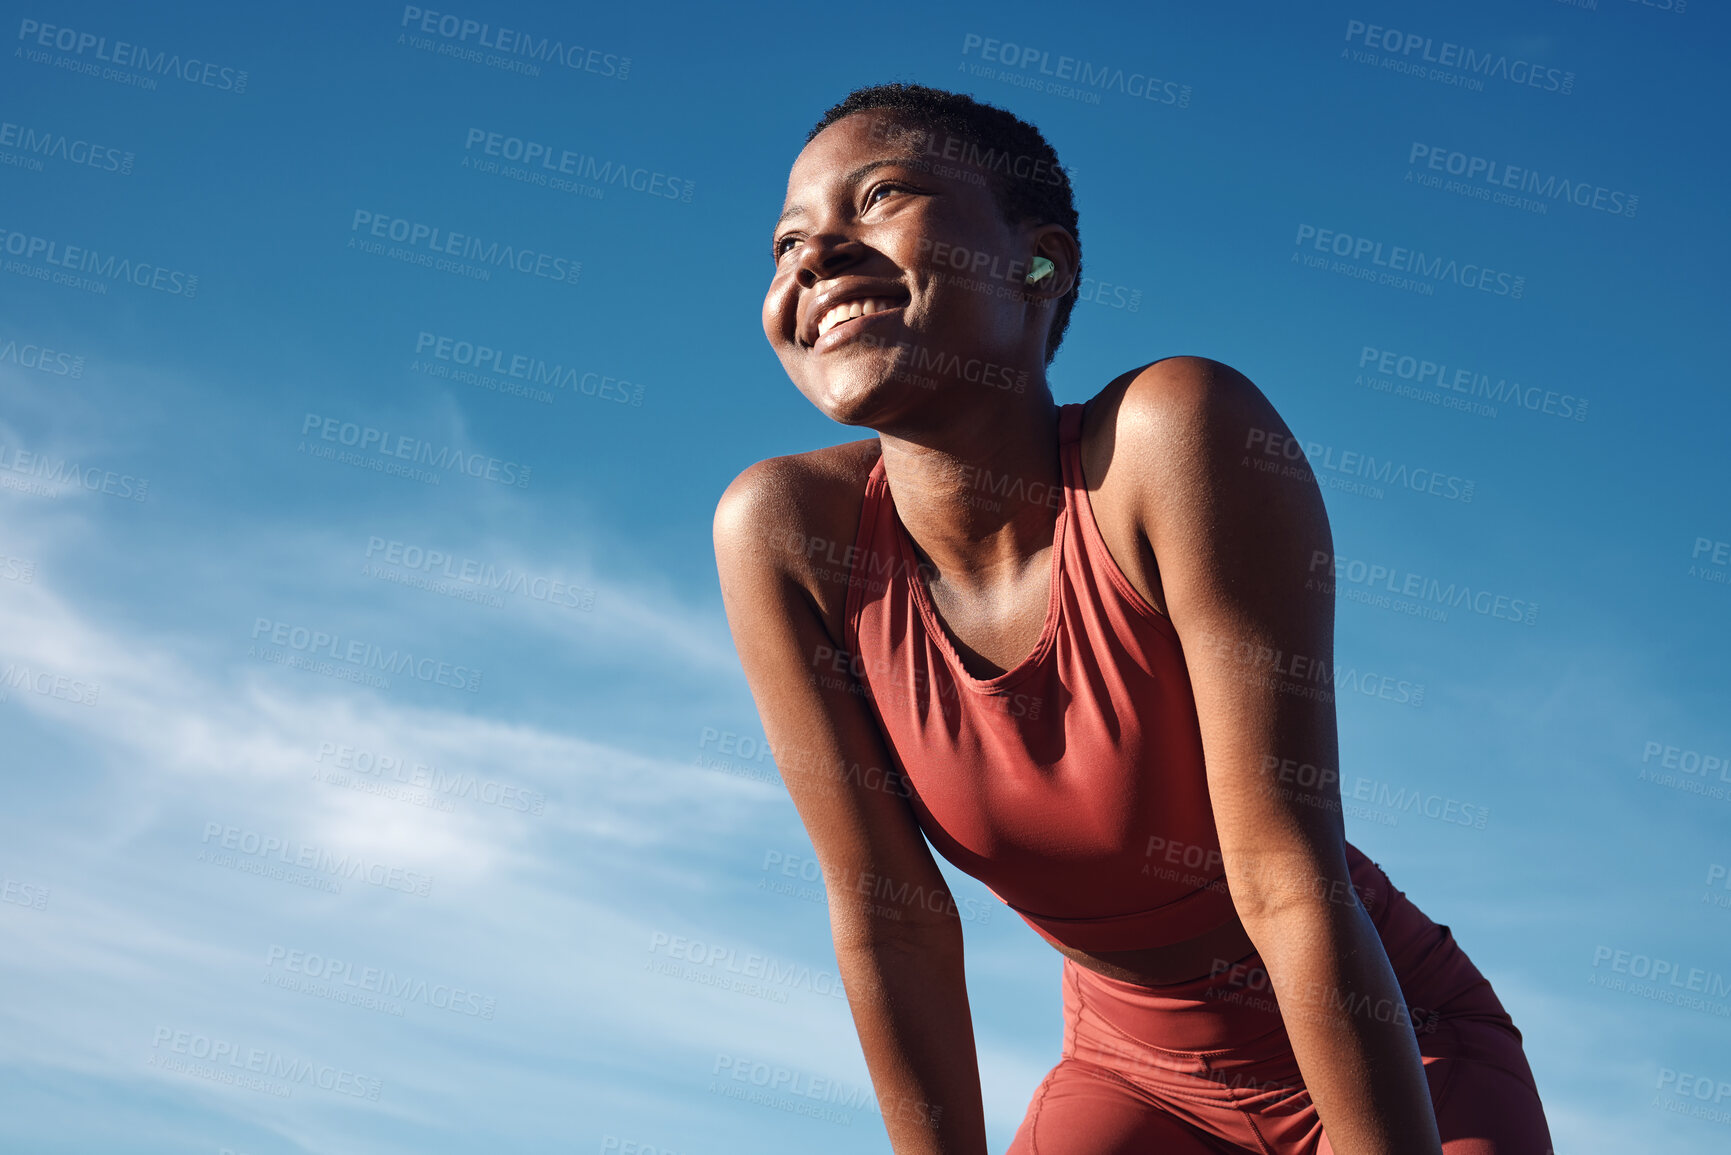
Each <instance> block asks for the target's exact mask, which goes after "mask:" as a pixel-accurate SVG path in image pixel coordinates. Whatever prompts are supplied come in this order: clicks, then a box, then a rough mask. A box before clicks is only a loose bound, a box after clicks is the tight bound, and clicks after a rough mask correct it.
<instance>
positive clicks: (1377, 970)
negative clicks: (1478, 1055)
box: [1115, 357, 1442, 1155]
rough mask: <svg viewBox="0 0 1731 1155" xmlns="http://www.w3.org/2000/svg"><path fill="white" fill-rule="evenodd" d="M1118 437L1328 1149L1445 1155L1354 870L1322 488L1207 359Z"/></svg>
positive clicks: (1154, 396) (1140, 384)
mask: <svg viewBox="0 0 1731 1155" xmlns="http://www.w3.org/2000/svg"><path fill="white" fill-rule="evenodd" d="M1116 433H1117V437H1116V444H1117V448H1118V451H1119V452H1121V453H1123V454H1124V455H1125V462H1124V464H1125V465H1126V466H1127V467H1128V468H1129V469H1130V470H1131V472H1132V475H1133V476H1134V477H1136V478H1137V481H1138V485H1137V492H1138V494H1139V496H1140V497H1141V503H1142V506H1143V508H1142V509H1141V511H1140V512H1139V520H1140V522H1141V524H1142V525H1143V526H1144V530H1145V532H1146V534H1147V536H1148V539H1149V544H1150V546H1151V547H1152V549H1153V552H1154V555H1155V557H1156V559H1157V560H1158V565H1159V572H1160V575H1161V586H1162V589H1163V592H1164V595H1165V599H1166V603H1167V610H1168V612H1169V615H1170V618H1171V621H1172V624H1173V626H1174V627H1176V629H1177V631H1178V635H1179V638H1180V640H1181V641H1182V643H1183V647H1184V658H1185V663H1186V665H1187V666H1188V668H1189V671H1190V680H1191V684H1192V687H1193V689H1194V692H1195V698H1196V707H1197V711H1198V716H1199V718H1200V721H1201V731H1202V744H1203V752H1204V756H1205V759H1206V763H1207V768H1208V769H1207V772H1208V786H1209V795H1210V798H1211V800H1212V803H1213V807H1214V817H1215V823H1216V827H1217V829H1218V832H1219V835H1220V850H1221V855H1222V857H1223V858H1224V860H1225V867H1226V877H1227V885H1228V886H1229V887H1230V888H1231V892H1232V898H1233V902H1234V904H1235V906H1236V907H1237V910H1238V915H1239V918H1240V920H1241V921H1242V922H1243V924H1244V929H1245V930H1246V932H1248V934H1249V936H1250V939H1251V942H1252V943H1254V944H1255V946H1256V948H1257V950H1258V951H1259V952H1260V954H1261V956H1262V960H1263V963H1264V965H1265V966H1266V967H1267V970H1268V979H1269V981H1270V983H1271V984H1272V987H1273V989H1274V992H1275V996H1276V998H1277V1000H1278V1002H1279V1005H1280V1009H1281V1014H1282V1017H1283V1018H1284V1019H1285V1021H1286V1027H1287V1033H1288V1035H1289V1036H1290V1038H1291V1041H1292V1048H1293V1053H1294V1055H1295V1056H1296V1057H1297V1059H1298V1065H1299V1068H1300V1070H1301V1071H1302V1072H1303V1074H1304V1080H1305V1085H1306V1086H1307V1087H1308V1088H1309V1090H1310V1093H1311V1097H1312V1099H1313V1100H1314V1101H1315V1103H1316V1108H1317V1113H1318V1114H1319V1115H1320V1116H1321V1118H1322V1122H1323V1126H1324V1127H1325V1128H1326V1130H1327V1132H1328V1137H1329V1141H1330V1142H1331V1143H1332V1144H1333V1146H1334V1150H1335V1151H1337V1152H1340V1155H1394V1153H1397V1152H1398V1153H1399V1155H1425V1153H1430V1155H1440V1153H1441V1151H1442V1145H1441V1140H1440V1139H1439V1137H1438V1134H1437V1125H1436V1118H1435V1114H1434V1112H1433V1110H1432V1107H1431V1100H1430V1092H1429V1088H1428V1086H1427V1084H1426V1081H1425V1076H1424V1072H1423V1068H1422V1066H1421V1064H1420V1060H1419V1052H1418V1047H1417V1044H1416V1042H1415V1039H1414V1037H1413V1030H1412V1025H1411V1021H1410V1019H1408V1018H1407V1016H1406V1014H1405V1013H1403V1012H1404V1005H1403V1002H1402V999H1401V991H1400V986H1399V984H1398V982H1397V981H1396V979H1395V975H1394V971H1393V969H1392V968H1391V967H1390V965H1389V962H1388V956H1387V953H1386V952H1385V951H1384V949H1383V946H1382V941H1381V939H1380V937H1379V936H1378V934H1377V931H1376V928H1375V926H1374V925H1373V924H1372V923H1371V920H1370V916H1369V915H1368V914H1367V913H1366V912H1365V911H1364V909H1363V908H1362V906H1360V905H1359V904H1358V902H1357V901H1355V900H1354V898H1353V891H1352V889H1351V878H1350V876H1349V874H1348V871H1347V864H1346V853H1345V845H1344V843H1345V832H1344V829H1343V825H1342V820H1341V809H1340V798H1339V781H1338V770H1339V766H1340V763H1339V756H1338V740H1337V733H1336V724H1335V712H1334V701H1333V694H1332V692H1331V690H1329V687H1331V686H1332V681H1333V679H1332V671H1333V662H1334V600H1333V597H1332V596H1330V595H1328V594H1319V593H1317V592H1314V591H1315V586H1314V585H1313V586H1312V587H1311V588H1309V589H1307V587H1306V581H1307V579H1311V578H1314V577H1317V576H1324V575H1326V574H1327V573H1328V572H1329V568H1330V563H1331V562H1332V557H1333V542H1332V537H1331V535H1330V533H1329V527H1328V515H1327V512H1326V510H1325V508H1324V506H1323V502H1322V496H1321V494H1320V492H1319V490H1318V488H1317V485H1316V482H1315V480H1314V478H1313V477H1312V476H1311V475H1310V474H1309V471H1308V469H1307V468H1306V466H1305V462H1304V458H1303V456H1302V454H1298V455H1296V456H1294V451H1295V449H1296V443H1295V442H1292V441H1290V438H1291V434H1290V432H1289V431H1288V430H1287V428H1286V426H1285V424H1284V423H1283V422H1282V421H1281V420H1280V417H1279V416H1278V414H1276V413H1275V411H1274V407H1273V406H1272V405H1270V404H1269V402H1268V400H1267V399H1266V398H1265V397H1264V396H1263V395H1262V393H1261V392H1260V391H1259V390H1257V388H1256V387H1255V386H1254V385H1252V384H1251V383H1250V382H1249V381H1248V380H1247V379H1245V378H1244V377H1243V376H1242V375H1241V374H1239V373H1237V372H1236V371H1235V370H1233V369H1231V368H1229V367H1227V366H1225V365H1221V364H1219V363H1218V362H1214V361H1208V360H1206V359H1202V358H1193V357H1181V358H1172V359H1169V360H1166V361H1161V362H1157V363H1155V364H1154V365H1152V366H1150V367H1148V368H1147V369H1145V370H1144V371H1143V372H1142V373H1141V374H1140V375H1139V376H1138V377H1137V378H1136V380H1135V381H1134V382H1133V383H1132V384H1130V385H1129V387H1128V388H1127V390H1126V392H1125V394H1124V399H1123V402H1122V404H1121V406H1120V408H1119V412H1118V424H1117V430H1116ZM1115 455H1116V454H1115ZM1294 466H1296V467H1297V469H1296V470H1294V469H1293V468H1292V467H1294ZM1154 511H1157V512H1154ZM1151 512H1153V516H1150V513H1151ZM1330 588H1331V587H1330ZM1322 672H1327V674H1328V675H1329V676H1328V677H1327V678H1323V677H1322V676H1321V674H1322ZM1286 760H1291V761H1290V762H1287V761H1286ZM1307 763H1308V764H1309V765H1311V766H1314V767H1326V768H1328V769H1330V770H1333V771H1336V774H1335V776H1334V778H1333V780H1332V781H1330V782H1328V783H1326V784H1325V785H1323V786H1320V787H1318V788H1316V789H1311V788H1309V787H1308V786H1307V787H1306V789H1305V790H1304V791H1303V792H1300V791H1297V790H1293V789H1282V788H1281V786H1280V783H1281V782H1282V781H1287V782H1290V781H1292V777H1291V776H1290V775H1287V776H1285V777H1283V776H1282V774H1281V768H1282V767H1283V766H1287V765H1292V766H1298V765H1304V764H1307ZM1319 796H1321V797H1320V798H1319Z"/></svg>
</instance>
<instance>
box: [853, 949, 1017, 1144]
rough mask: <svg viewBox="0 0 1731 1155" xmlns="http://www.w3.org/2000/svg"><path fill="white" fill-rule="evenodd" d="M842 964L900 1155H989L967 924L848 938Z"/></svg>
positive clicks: (882, 1106) (886, 1122)
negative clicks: (965, 950) (968, 975)
mask: <svg viewBox="0 0 1731 1155" xmlns="http://www.w3.org/2000/svg"><path fill="white" fill-rule="evenodd" d="M836 962H837V966H838V969H839V970H840V972H841V977H842V982H843V983H844V984H846V986H847V1000H848V1007H849V1008H850V1009H851V1010H852V1012H853V1019H854V1026H855V1027H856V1028H857V1029H858V1031H859V1039H860V1048H861V1049H862V1050H863V1051H864V1052H865V1058H866V1066H867V1067H868V1068H869V1069H870V1071H871V1078H872V1088H873V1090H874V1091H875V1092H876V1094H877V1100H878V1107H879V1109H880V1110H881V1111H882V1113H883V1120H884V1128H885V1130H887V1131H888V1132H889V1137H890V1147H891V1149H892V1150H894V1151H895V1153H896V1155H940V1153H941V1155H986V1124H985V1111H984V1108H983V1107H982V1105H981V1099H980V1068H979V1058H978V1055H977V1054H976V1052H975V1050H974V1028H973V1021H972V1018H971V1016H970V1015H969V1012H968V994H967V985H966V979H965V977H964V974H963V970H962V934H961V930H960V928H959V927H956V928H950V927H943V928H934V929H933V930H932V931H931V932H929V933H920V932H909V933H908V934H907V935H905V936H897V937H895V938H893V939H888V940H883V939H880V940H878V941H875V942H872V943H869V944H858V945H848V944H845V943H843V942H838V943H837V946H836Z"/></svg>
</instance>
